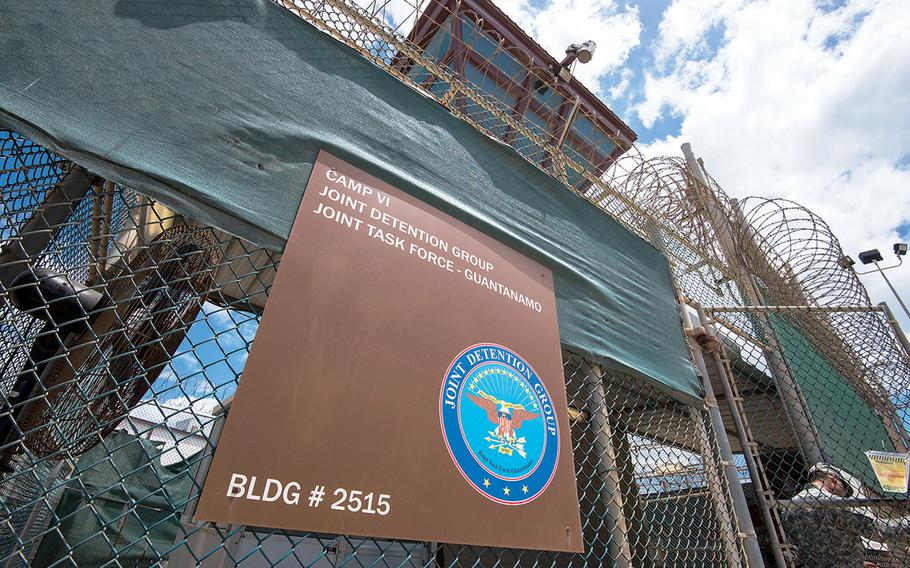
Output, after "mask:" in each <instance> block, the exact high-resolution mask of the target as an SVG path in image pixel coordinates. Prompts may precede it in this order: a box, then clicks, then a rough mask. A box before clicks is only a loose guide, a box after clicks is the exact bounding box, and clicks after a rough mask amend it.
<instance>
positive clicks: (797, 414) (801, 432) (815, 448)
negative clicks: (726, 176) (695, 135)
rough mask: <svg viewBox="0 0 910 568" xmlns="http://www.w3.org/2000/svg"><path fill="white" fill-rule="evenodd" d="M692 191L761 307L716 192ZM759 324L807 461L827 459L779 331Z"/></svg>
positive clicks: (692, 163)
mask: <svg viewBox="0 0 910 568" xmlns="http://www.w3.org/2000/svg"><path fill="white" fill-rule="evenodd" d="M681 149H682V152H683V156H685V159H686V165H687V166H688V168H689V171H690V172H691V173H692V175H693V176H694V177H695V179H696V180H698V182H699V183H701V185H702V187H704V188H707V187H708V182H707V179H706V178H705V175H704V172H703V171H702V168H701V165H700V164H699V163H698V160H696V158H695V154H694V153H693V152H692V146H691V145H690V144H689V143H688V142H686V143H685V144H683V145H682V146H681ZM692 193H693V194H692V195H690V199H693V200H696V203H698V204H701V205H703V206H704V208H705V211H706V214H707V220H708V222H710V223H711V225H712V227H713V228H714V232H715V234H716V235H717V239H718V243H719V244H720V247H721V250H722V251H723V253H724V256H725V257H726V259H727V262H728V264H729V265H730V267H731V268H733V270H734V272H735V273H736V274H737V275H738V276H739V278H740V281H741V284H742V286H740V287H739V288H740V293H741V294H743V296H744V298H745V299H746V300H747V301H748V302H749V303H750V304H752V305H753V306H760V305H761V304H762V302H761V301H760V300H761V294H759V292H758V287H757V286H756V284H755V281H754V280H753V279H752V275H751V274H749V273H748V272H746V270H745V267H743V266H742V264H741V263H740V261H739V255H738V254H737V250H738V248H737V245H736V243H735V242H734V241H733V236H732V231H731V220H730V219H729V217H728V216H727V215H726V213H725V212H724V211H722V210H719V207H720V205H719V203H717V200H716V199H715V198H714V196H713V194H712V195H703V194H704V193H705V192H704V191H700V190H696V191H693V192H692ZM734 209H735V211H734V213H736V217H737V222H738V223H739V224H741V225H745V219H743V218H742V214H741V213H740V212H739V210H738V208H737V206H736V204H735V203H734ZM758 323H759V326H760V327H761V328H762V332H763V334H764V336H765V337H767V338H768V343H769V345H770V346H771V347H772V349H771V350H770V351H765V352H764V353H765V357H766V359H767V360H768V363H769V365H768V366H769V367H770V369H771V374H772V377H773V378H774V381H775V383H776V384H777V390H778V393H779V394H780V398H781V401H782V403H783V405H784V408H785V409H786V410H787V418H788V420H789V422H790V424H791V426H792V427H793V429H794V431H795V434H796V438H797V440H798V441H799V447H800V451H801V453H802V455H803V458H804V459H805V460H806V463H807V464H814V463H816V462H820V461H824V456H823V454H822V451H821V444H820V443H819V441H818V436H817V433H816V432H815V428H814V427H813V423H812V418H811V415H810V413H809V409H808V405H807V404H806V402H805V399H804V397H803V395H802V391H801V390H800V388H799V385H798V384H797V383H796V380H795V378H794V377H793V375H792V374H791V373H790V368H789V366H788V365H787V362H786V360H785V359H784V357H783V350H781V349H780V346H779V345H778V342H777V339H776V338H777V334H776V332H775V330H774V328H773V326H772V325H771V324H770V322H768V321H766V320H765V319H764V318H758Z"/></svg>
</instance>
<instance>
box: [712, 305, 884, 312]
mask: <svg viewBox="0 0 910 568" xmlns="http://www.w3.org/2000/svg"><path fill="white" fill-rule="evenodd" d="M704 309H705V311H706V312H713V313H718V314H722V313H736V312H797V313H798V312H835V313H836V312H844V313H856V312H883V311H884V310H883V309H882V307H881V305H878V306H809V305H806V306H705V307H704Z"/></svg>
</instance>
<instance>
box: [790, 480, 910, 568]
mask: <svg viewBox="0 0 910 568" xmlns="http://www.w3.org/2000/svg"><path fill="white" fill-rule="evenodd" d="M865 498H866V496H865V495H864V493H863V490H862V483H861V482H860V481H859V480H858V479H856V478H855V477H853V476H852V475H850V474H849V473H847V472H845V471H843V470H841V469H839V468H837V467H834V466H832V465H830V464H826V463H817V464H815V465H814V466H812V468H810V469H809V484H808V485H806V486H805V487H804V488H803V490H802V491H800V492H799V493H797V494H796V495H794V496H793V497H792V498H791V499H790V502H789V504H788V505H786V506H784V507H783V509H782V511H781V512H782V520H783V523H784V529H785V530H786V532H787V536H788V537H789V538H790V540H791V541H792V542H793V544H794V545H795V546H796V560H797V566H806V567H810V566H811V567H812V568H854V567H856V568H862V567H863V565H864V557H865V547H864V546H863V539H862V537H866V538H869V539H872V540H876V541H877V540H881V539H882V538H886V537H893V536H898V535H910V518H907V517H904V518H902V519H899V520H888V519H879V518H878V517H876V516H875V515H874V514H873V513H872V511H870V510H869V508H867V507H852V506H848V505H844V506H832V501H833V502H837V501H842V500H844V499H865Z"/></svg>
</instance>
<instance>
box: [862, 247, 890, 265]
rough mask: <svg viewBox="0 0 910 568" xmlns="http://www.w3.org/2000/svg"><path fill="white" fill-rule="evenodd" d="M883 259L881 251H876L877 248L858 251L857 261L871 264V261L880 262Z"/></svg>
mask: <svg viewBox="0 0 910 568" xmlns="http://www.w3.org/2000/svg"><path fill="white" fill-rule="evenodd" d="M883 260H884V259H883V258H882V253H880V252H878V249H872V250H865V251H863V252H861V253H859V261H860V262H862V263H863V264H872V263H873V262H881V261H883Z"/></svg>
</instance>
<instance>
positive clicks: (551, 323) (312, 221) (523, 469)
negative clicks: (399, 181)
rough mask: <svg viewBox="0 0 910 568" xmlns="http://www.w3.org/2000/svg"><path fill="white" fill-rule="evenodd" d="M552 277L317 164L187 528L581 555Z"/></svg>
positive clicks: (383, 189)
mask: <svg viewBox="0 0 910 568" xmlns="http://www.w3.org/2000/svg"><path fill="white" fill-rule="evenodd" d="M569 434H570V432H569V422H568V415H567V407H566V394H565V383H564V379H563V372H562V359H561V353H560V342H559V332H558V329H557V322H556V301H555V297H554V293H553V276H552V273H551V272H550V271H549V270H548V269H546V268H544V267H542V266H540V265H539V264H538V263H536V262H534V261H531V260H530V259H528V258H526V257H524V256H523V255H520V254H518V253H517V252H515V251H514V250H512V249H510V248H508V247H506V246H504V245H503V244H501V243H499V242H497V241H496V240H494V239H492V238H490V237H488V236H486V235H484V234H482V233H480V232H479V231H477V230H475V229H473V228H471V227H469V226H467V225H465V224H464V223H462V222H460V221H458V220H456V219H453V218H452V217H450V216H449V215H446V214H444V213H442V212H440V211H438V210H436V209H435V208H433V207H430V206H429V205H427V204H425V203H423V202H421V201H419V200H417V199H415V198H413V197H411V196H410V195H408V194H406V193H404V192H402V191H399V190H397V189H395V188H393V187H391V186H389V185H387V184H385V183H383V182H381V181H380V180H378V179H376V178H374V177H372V176H370V175H368V174H366V173H364V172H362V171H360V170H358V169H356V168H354V167H352V166H350V165H348V164H346V163H344V162H342V161H341V160H339V159H337V158H335V157H333V156H331V155H329V154H326V153H324V152H322V153H320V154H319V158H318V160H317V162H316V165H315V167H314V169H313V173H312V175H311V177H310V180H309V183H308V184H307V188H306V193H305V195H304V198H303V201H302V203H301V205H300V210H299V211H298V213H297V219H296V221H295V223H294V228H293V230H292V231H291V236H290V238H289V240H288V243H287V248H286V249H285V251H284V256H283V257H282V260H281V267H280V270H279V272H278V275H277V277H276V280H275V284H274V286H273V287H272V290H271V293H270V296H269V302H268V304H267V307H266V309H265V313H264V315H263V318H262V324H261V325H260V326H259V330H258V331H257V334H256V340H255V343H254V344H253V348H252V351H251V353H250V357H249V360H248V361H247V363H246V368H245V369H244V372H243V380H242V381H241V383H240V387H239V388H238V390H237V393H236V396H235V398H234V401H233V403H232V407H231V410H230V413H229V416H228V420H227V423H226V425H225V429H224V433H223V435H222V437H221V440H220V442H219V443H218V449H217V452H216V453H215V457H214V460H213V463H212V466H211V469H210V471H209V474H208V478H207V480H206V483H205V488H204V490H203V493H202V497H201V500H200V504H199V508H198V511H197V516H198V517H199V518H200V519H207V520H212V521H222V522H230V523H237V524H245V525H252V526H262V527H279V528H286V529H296V530H305V531H316V532H326V533H338V534H348V535H357V536H373V537H382V538H401V539H408V540H422V541H433V542H452V543H462V544H472V545H484V546H501V547H512V548H529V549H543V550H560V551H576V552H579V551H582V536H581V524H580V519H579V512H578V498H577V494H576V489H575V473H574V468H573V462H572V445H571V439H570V435H569Z"/></svg>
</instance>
